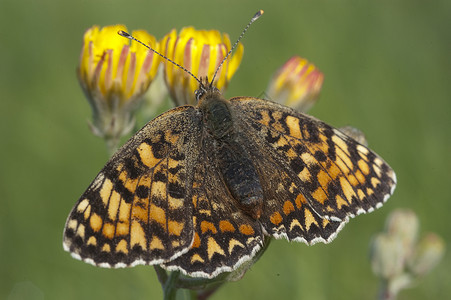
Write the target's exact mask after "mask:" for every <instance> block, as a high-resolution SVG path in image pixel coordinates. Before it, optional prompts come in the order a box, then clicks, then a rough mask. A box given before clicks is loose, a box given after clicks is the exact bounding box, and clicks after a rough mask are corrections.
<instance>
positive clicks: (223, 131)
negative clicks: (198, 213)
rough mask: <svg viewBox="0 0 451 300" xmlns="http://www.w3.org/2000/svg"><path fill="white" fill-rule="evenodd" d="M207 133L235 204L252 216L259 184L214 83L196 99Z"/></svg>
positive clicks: (258, 203) (259, 199) (256, 213)
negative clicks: (213, 85)
mask: <svg viewBox="0 0 451 300" xmlns="http://www.w3.org/2000/svg"><path fill="white" fill-rule="evenodd" d="M198 107H199V109H200V110H201V112H202V114H203V119H204V124H205V128H206V130H207V134H208V135H211V137H212V138H213V139H211V140H213V142H212V147H213V149H212V152H213V153H212V155H214V160H215V162H216V166H217V168H218V169H219V172H220V173H221V175H222V178H223V180H224V182H225V184H226V186H227V188H228V190H229V191H230V194H231V195H232V197H233V198H234V199H235V200H236V201H237V203H238V205H239V206H240V207H241V208H242V209H243V211H244V212H246V213H247V214H248V215H250V216H251V217H253V218H254V219H259V218H260V215H261V212H262V207H263V188H262V186H261V183H260V179H259V176H258V173H257V170H256V168H255V166H254V165H253V163H252V160H251V158H250V156H249V153H248V151H247V150H246V148H245V146H244V145H245V144H248V143H249V141H246V140H245V138H244V136H243V135H242V134H240V128H237V127H236V124H235V123H234V120H233V113H232V111H231V109H230V106H229V105H228V101H227V100H225V99H224V98H223V97H222V95H221V93H220V92H219V91H218V90H217V89H216V88H214V87H212V88H210V89H208V90H207V91H206V92H205V93H204V94H203V95H202V96H201V98H200V99H199V103H198Z"/></svg>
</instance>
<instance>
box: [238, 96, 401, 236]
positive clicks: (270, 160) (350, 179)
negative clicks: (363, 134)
mask: <svg viewBox="0 0 451 300" xmlns="http://www.w3.org/2000/svg"><path fill="white" fill-rule="evenodd" d="M230 103H231V107H232V109H233V111H234V112H235V114H236V121H235V122H236V123H237V126H239V127H241V128H246V130H245V131H243V134H245V135H247V136H248V137H249V138H248V140H249V144H248V145H247V147H248V149H249V150H248V152H249V153H250V154H251V155H253V157H254V159H253V162H254V163H255V164H256V169H257V170H259V176H260V180H261V181H262V186H263V187H264V192H265V205H266V206H265V207H264V213H263V215H262V217H261V219H260V222H261V223H262V225H263V227H264V229H265V231H266V232H267V233H269V234H271V235H273V236H275V237H276V238H281V237H284V238H287V239H288V240H295V241H302V242H305V243H307V244H314V243H316V242H326V243H327V242H330V241H331V240H332V239H333V238H334V237H335V236H336V234H337V233H338V231H339V230H340V229H341V228H342V227H343V225H344V224H345V223H346V222H347V221H348V219H349V218H351V217H354V216H355V215H358V214H361V213H365V212H370V211H373V210H374V209H375V208H378V207H380V206H382V204H383V203H384V202H385V201H386V200H387V199H388V197H389V196H390V195H391V194H392V193H393V190H394V188H395V185H396V177H395V173H394V172H393V170H392V169H391V168H390V167H389V166H388V165H387V164H386V163H385V162H384V161H383V160H382V159H381V158H380V157H379V156H378V155H377V154H375V153H374V152H372V151H371V150H369V149H368V148H367V147H365V146H363V145H361V144H359V143H357V142H356V141H355V140H353V139H351V138H349V137H348V136H346V135H345V134H343V133H341V132H340V131H339V130H337V129H335V128H333V127H331V126H329V125H327V124H325V123H324V122H321V121H319V120H317V119H315V118H313V117H310V116H307V115H305V114H302V113H299V112H297V111H295V110H293V109H291V108H288V107H285V106H282V105H279V104H276V103H273V102H270V101H266V100H259V99H256V98H246V97H239V98H233V99H231V100H230Z"/></svg>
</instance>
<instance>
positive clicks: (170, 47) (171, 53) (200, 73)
mask: <svg viewBox="0 0 451 300" xmlns="http://www.w3.org/2000/svg"><path fill="white" fill-rule="evenodd" d="M160 45H161V51H162V53H163V54H164V55H165V56H167V57H168V58H169V59H171V60H173V61H174V62H176V63H177V64H179V65H181V66H183V67H184V68H186V69H187V70H189V71H190V72H191V73H193V74H194V75H195V76H196V77H197V78H201V77H205V76H208V78H209V80H211V79H212V78H213V74H214V73H215V71H216V69H217V68H218V66H219V64H220V63H221V61H222V60H223V59H224V57H225V56H226V55H227V52H228V51H229V50H230V48H231V44H230V38H229V36H228V35H227V34H225V33H224V34H222V35H221V33H219V31H217V30H196V29H194V28H193V27H185V28H183V29H182V30H181V31H180V33H179V34H178V35H177V32H176V31H175V29H174V30H172V31H171V32H170V33H168V34H167V35H166V36H165V37H164V38H163V39H162V40H161V42H160ZM243 51H244V48H243V45H242V44H241V43H239V44H238V46H237V48H236V50H235V53H234V54H233V55H232V56H230V57H229V58H228V59H227V60H226V61H225V62H224V64H223V65H222V67H221V69H220V70H219V71H218V74H217V75H216V78H215V83H214V84H215V86H216V87H217V88H218V89H219V90H221V91H224V90H225V88H226V87H227V84H228V83H229V81H230V79H231V78H232V76H233V74H234V73H235V71H236V70H237V69H238V66H239V65H240V62H241V59H242V57H243ZM164 71H165V72H164V73H165V74H164V75H165V81H166V84H167V86H168V90H169V92H170V94H171V97H172V99H173V100H174V101H175V103H176V105H183V104H195V103H196V98H195V95H194V91H195V90H196V89H197V88H198V87H199V83H198V82H197V81H196V80H195V79H194V78H193V77H192V76H190V75H189V74H187V73H186V72H185V71H183V70H182V69H180V68H179V67H177V66H176V65H174V64H172V63H170V62H168V61H166V62H164Z"/></svg>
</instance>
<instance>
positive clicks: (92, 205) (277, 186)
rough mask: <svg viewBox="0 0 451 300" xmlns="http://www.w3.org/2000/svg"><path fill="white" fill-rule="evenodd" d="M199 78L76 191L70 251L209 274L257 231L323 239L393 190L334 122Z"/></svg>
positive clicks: (235, 256)
mask: <svg viewBox="0 0 451 300" xmlns="http://www.w3.org/2000/svg"><path fill="white" fill-rule="evenodd" d="M199 82H200V84H199V89H198V91H197V93H196V96H197V99H198V103H197V105H196V106H181V107H177V108H174V109H171V110H169V111H167V112H166V113H163V114H162V115H160V116H158V117H157V118H155V119H154V120H152V121H150V122H149V123H148V124H146V125H145V126H144V127H143V128H142V129H141V130H140V131H138V132H137V133H136V134H135V135H134V136H133V137H132V138H131V139H130V140H129V141H128V142H127V143H126V144H125V145H124V146H122V147H121V148H120V149H119V150H118V151H117V153H116V154H115V155H114V156H113V157H112V158H111V159H110V160H109V161H108V162H107V164H106V165H105V167H104V168H103V169H102V170H101V171H100V173H99V174H98V175H97V177H96V178H95V179H94V181H93V182H92V183H91V185H90V186H89V187H88V189H87V190H86V191H85V193H84V194H83V195H82V196H81V197H80V199H79V201H78V203H77V204H76V205H75V207H74V208H73V210H72V211H71V213H70V215H69V217H68V219H67V222H66V227H65V231H64V241H63V244H64V249H65V250H66V251H69V252H71V253H72V256H73V257H75V258H77V259H81V260H83V261H85V262H88V263H91V264H93V265H96V266H101V267H127V266H134V265H138V264H148V265H153V264H158V265H161V266H162V267H163V268H166V269H168V270H180V271H181V272H182V273H184V274H187V275H190V276H194V277H207V278H212V277H215V276H217V275H218V274H220V273H222V272H230V271H233V270H235V269H237V268H238V267H239V266H240V265H241V264H243V263H244V262H246V261H249V260H250V259H251V258H252V257H253V256H254V255H255V254H256V253H257V251H258V250H259V249H261V248H262V245H263V241H264V239H265V237H274V238H278V239H279V238H285V239H287V240H289V241H298V242H304V243H306V244H309V245H310V244H314V243H317V242H323V243H328V242H330V241H331V240H332V239H334V238H335V236H336V235H337V233H338V232H339V231H340V230H341V229H342V228H343V226H344V225H345V224H346V223H347V222H348V220H349V219H350V218H352V217H354V216H356V215H358V214H361V213H366V212H371V211H373V210H374V209H376V208H379V207H381V206H382V204H383V203H384V202H385V201H386V200H387V199H388V198H389V197H390V195H391V194H392V193H393V190H394V188H395V185H396V177H395V173H394V172H393V170H392V169H391V168H390V166H389V165H388V164H387V163H385V162H384V160H383V159H382V158H381V157H379V156H378V155H377V154H376V153H374V152H373V151H371V150H369V149H368V148H367V147H366V146H364V145H362V144H360V143H358V142H357V141H355V140H354V139H352V138H350V137H349V136H347V135H345V134H344V133H342V132H341V131H340V130H338V129H335V128H333V127H331V126H329V125H327V124H326V123H324V122H322V121H320V120H317V119H315V118H313V117H311V116H308V115H306V114H303V113H300V112H298V111H295V110H294V109H292V108H289V107H286V106H283V105H280V104H277V103H274V102H271V101H268V100H262V99H257V98H252V97H236V98H232V99H229V100H226V99H224V98H223V97H222V95H221V94H220V92H219V91H218V90H217V89H216V88H215V87H214V86H213V81H211V82H208V80H206V79H204V80H199Z"/></svg>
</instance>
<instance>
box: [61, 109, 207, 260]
mask: <svg viewBox="0 0 451 300" xmlns="http://www.w3.org/2000/svg"><path fill="white" fill-rule="evenodd" d="M200 122H201V120H200V119H199V118H196V113H195V109H194V107H179V108H175V109H173V110H171V111H169V112H167V113H165V114H163V115H161V116H160V117H158V118H156V119H155V120H153V121H152V122H149V123H148V124H147V125H146V126H145V127H144V128H143V129H141V131H139V132H138V133H137V134H135V135H134V136H133V137H132V138H131V139H130V140H129V141H128V142H127V143H126V144H125V145H124V146H123V147H122V148H121V149H119V151H118V152H117V153H116V155H114V156H113V157H112V158H111V160H110V161H109V162H108V163H107V164H106V166H105V167H104V168H103V169H102V171H101V172H100V173H99V174H98V175H97V177H96V179H95V180H94V181H93V182H92V184H91V185H90V186H89V188H88V189H87V190H86V192H85V193H84V194H83V195H82V196H81V198H80V200H79V201H78V203H77V204H76V205H75V207H74V208H73V210H72V212H71V213H70V215H69V217H68V219H67V222H66V227H65V231H64V238H63V245H64V248H65V249H66V250H67V251H69V252H71V253H72V255H73V256H74V257H75V258H78V259H81V260H84V261H86V262H88V263H91V264H93V265H97V266H102V267H125V266H131V265H137V264H160V263H163V262H165V261H170V260H173V259H175V258H177V257H179V256H180V255H182V254H184V253H186V252H187V251H188V250H189V249H190V247H191V245H192V243H193V239H194V230H193V228H194V224H193V218H192V201H191V196H192V188H191V182H192V175H191V174H192V172H191V171H190V170H191V169H192V168H193V165H192V161H193V160H192V159H191V160H190V159H188V158H187V157H186V154H187V153H190V154H191V156H190V157H196V151H197V150H198V149H199V146H198V145H197V143H198V140H199V136H200V124H201V123H200ZM186 128H190V130H189V131H188V132H187V131H186Z"/></svg>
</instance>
